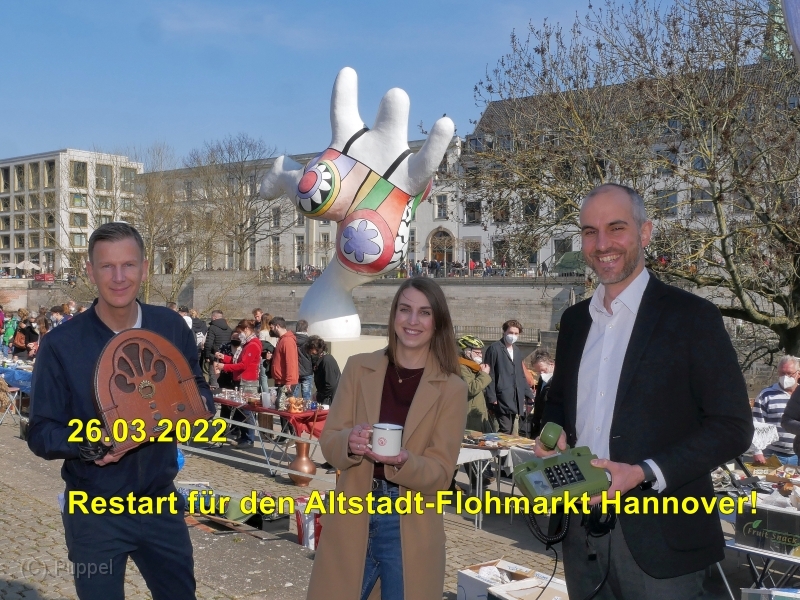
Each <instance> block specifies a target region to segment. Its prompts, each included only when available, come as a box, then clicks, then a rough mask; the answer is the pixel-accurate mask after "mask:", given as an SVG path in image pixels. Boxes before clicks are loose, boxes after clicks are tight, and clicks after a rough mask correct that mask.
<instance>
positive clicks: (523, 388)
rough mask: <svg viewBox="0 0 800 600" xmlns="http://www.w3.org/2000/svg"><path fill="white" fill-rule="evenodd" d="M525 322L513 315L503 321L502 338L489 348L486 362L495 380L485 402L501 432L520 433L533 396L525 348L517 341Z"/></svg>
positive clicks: (485, 354)
mask: <svg viewBox="0 0 800 600" xmlns="http://www.w3.org/2000/svg"><path fill="white" fill-rule="evenodd" d="M520 333H522V324H521V323H520V322H519V321H517V320H515V319H511V320H509V321H506V322H505V323H503V339H501V340H500V341H497V342H495V343H494V344H492V345H491V346H489V347H488V348H487V349H486V352H485V353H484V356H483V362H484V363H485V364H487V365H488V366H489V370H490V375H491V379H492V382H491V383H490V384H489V385H488V387H487V388H486V392H485V394H486V406H487V408H488V409H489V413H490V418H491V419H492V421H493V424H496V428H497V431H499V432H500V433H510V434H515V435H516V433H517V429H518V427H519V423H518V417H519V415H523V414H525V399H526V398H528V399H530V400H533V390H532V389H531V386H530V385H528V382H527V381H526V380H525V372H524V371H523V369H522V351H521V350H520V349H519V348H517V346H516V342H517V340H518V339H519V335H520Z"/></svg>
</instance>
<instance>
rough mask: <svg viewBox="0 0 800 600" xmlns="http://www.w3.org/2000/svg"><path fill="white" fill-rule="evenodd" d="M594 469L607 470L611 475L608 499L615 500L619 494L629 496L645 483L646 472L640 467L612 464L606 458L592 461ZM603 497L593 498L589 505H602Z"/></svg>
mask: <svg viewBox="0 0 800 600" xmlns="http://www.w3.org/2000/svg"><path fill="white" fill-rule="evenodd" d="M592 466H593V467H598V468H600V469H605V470H606V471H608V472H609V473H611V487H609V488H608V492H606V493H607V496H608V498H613V497H614V495H615V494H616V493H617V492H619V493H620V495H624V494H627V493H628V492H629V491H631V490H632V489H633V488H635V487H636V486H637V485H639V484H640V483H642V482H643V481H644V471H642V467H640V466H639V465H629V464H627V463H618V462H612V461H610V460H608V459H606V458H596V459H594V460H593V461H592ZM601 500H602V496H600V495H597V496H592V497H591V498H590V499H589V505H590V506H594V505H595V504H600V501H601Z"/></svg>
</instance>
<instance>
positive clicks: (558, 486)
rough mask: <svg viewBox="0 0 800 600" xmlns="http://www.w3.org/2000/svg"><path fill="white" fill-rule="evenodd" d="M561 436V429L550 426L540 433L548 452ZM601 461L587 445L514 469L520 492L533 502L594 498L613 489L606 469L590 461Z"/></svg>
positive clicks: (540, 439) (535, 459)
mask: <svg viewBox="0 0 800 600" xmlns="http://www.w3.org/2000/svg"><path fill="white" fill-rule="evenodd" d="M559 437H561V426H560V425H557V424H555V423H548V424H547V425H545V426H544V428H543V429H542V432H541V433H540V434H539V441H540V442H541V443H542V446H543V447H544V448H545V449H547V450H553V449H554V448H556V445H557V443H558V438H559ZM594 458H597V456H595V455H594V454H592V452H591V451H590V450H589V448H588V447H586V446H580V447H578V448H570V447H567V449H566V450H564V451H563V452H562V453H560V454H555V455H553V456H549V457H547V458H534V459H533V460H529V461H528V462H526V463H523V464H521V465H517V466H516V467H514V481H515V483H516V484H517V486H519V489H520V491H521V492H522V493H523V494H524V495H525V496H527V497H528V499H530V500H533V499H534V498H537V497H540V496H544V497H547V498H549V497H552V496H562V495H563V494H564V492H569V494H570V496H572V497H575V496H581V495H582V494H583V493H584V492H585V493H587V494H588V495H589V496H594V495H596V494H599V493H601V492H604V491H606V490H607V489H608V487H609V481H608V477H606V471H605V469H600V468H598V467H593V466H592V465H591V463H590V462H589V461H591V460H592V459H594Z"/></svg>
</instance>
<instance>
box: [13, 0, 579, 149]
mask: <svg viewBox="0 0 800 600" xmlns="http://www.w3.org/2000/svg"><path fill="white" fill-rule="evenodd" d="M588 4H589V1H588V0H560V1H559V2H550V1H547V2H546V1H544V0H527V1H516V0H512V1H509V2H491V1H489V0H483V1H478V0H428V1H426V2H423V1H422V0H406V1H404V2H397V3H389V2H381V1H371V2H370V1H362V2H338V3H333V2H324V3H323V2H291V3H290V2H286V3H281V4H278V3H274V2H266V1H263V0H261V1H255V0H226V1H224V2H222V1H217V0H197V1H191V2H189V1H184V2H180V1H174V0H135V1H129V0H115V1H114V2H108V1H100V0H93V1H92V0H87V1H77V0H75V1H71V0H67V1H61V2H55V1H39V0H28V1H25V2H15V3H10V2H9V3H7V4H6V5H5V10H4V11H3V12H4V15H3V32H4V47H5V52H4V53H3V59H2V60H0V65H2V67H3V71H4V74H5V77H4V78H3V80H4V85H3V92H2V100H0V106H2V107H3V114H4V116H5V119H4V121H5V123H4V126H3V127H2V128H0V157H3V158H6V157H12V156H19V155H22V154H31V153H35V152H44V151H49V150H55V149H59V148H65V147H70V148H81V149H87V150H92V149H97V150H104V151H111V152H122V153H124V152H126V151H128V149H130V148H144V147H146V146H149V145H151V144H153V143H155V142H165V143H167V144H169V145H171V146H172V147H173V148H174V149H175V151H176V153H177V155H178V156H183V155H185V154H186V153H187V152H188V151H189V150H191V149H192V148H195V147H198V146H201V145H202V144H203V142H204V141H206V140H213V139H219V138H221V137H224V136H226V135H228V134H236V133H239V132H247V133H249V134H250V135H252V136H254V137H261V138H263V139H264V140H265V141H266V142H267V143H268V144H269V145H270V146H274V147H275V148H276V150H277V152H278V153H283V152H289V153H299V152H313V151H319V150H322V149H323V148H324V147H325V146H326V145H327V144H328V142H329V141H330V126H329V120H328V110H329V100H330V92H331V86H332V84H333V80H334V78H335V77H336V73H337V72H338V71H339V69H340V68H342V67H344V66H351V67H353V68H355V69H356V71H357V72H358V74H359V92H360V94H359V105H360V107H361V115H362V117H363V118H364V120H365V121H366V122H367V124H368V125H370V124H371V122H372V119H373V118H374V116H375V113H376V110H377V106H378V102H379V101H380V98H381V96H382V95H383V94H384V92H385V91H386V90H388V89H389V88H391V87H401V88H403V89H405V90H406V91H407V92H408V93H409V96H410V97H411V117H410V119H409V137H410V138H411V139H419V138H420V137H422V136H421V134H420V133H419V130H418V128H417V124H418V123H419V122H420V121H423V122H424V123H425V124H426V125H427V126H428V127H429V126H430V125H431V124H432V123H433V121H435V120H436V119H437V118H438V117H440V116H441V115H442V114H443V113H447V114H448V116H450V117H451V118H453V120H454V121H455V122H456V127H457V131H458V133H459V134H460V135H461V136H463V135H465V134H467V133H469V132H470V131H471V130H472V125H471V124H470V122H469V120H470V119H476V118H477V117H478V116H479V114H480V109H479V108H478V107H476V106H475V101H474V99H473V94H472V89H473V86H474V85H475V83H476V82H477V81H478V80H479V79H480V78H481V77H482V75H483V74H484V72H485V70H486V67H487V65H489V66H493V65H494V64H495V62H496V61H497V59H498V58H499V57H500V56H501V55H502V54H503V53H504V52H505V51H506V50H507V49H508V42H509V35H510V33H511V31H512V30H514V29H516V30H517V31H518V32H523V31H525V30H526V28H527V24H528V23H529V21H531V20H533V21H534V22H535V23H541V21H542V20H543V19H544V18H548V19H549V20H550V21H560V22H562V23H563V24H571V23H572V20H573V19H574V16H575V13H576V11H578V12H580V14H581V15H583V14H584V13H585V12H586V8H587V6H588Z"/></svg>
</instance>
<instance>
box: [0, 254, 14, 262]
mask: <svg viewBox="0 0 800 600" xmlns="http://www.w3.org/2000/svg"><path fill="white" fill-rule="evenodd" d="M0 261H1V262H4V263H7V262H11V255H10V254H8V253H4V254H0Z"/></svg>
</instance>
